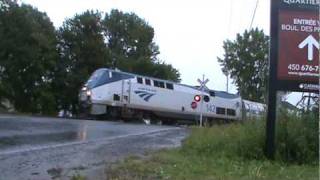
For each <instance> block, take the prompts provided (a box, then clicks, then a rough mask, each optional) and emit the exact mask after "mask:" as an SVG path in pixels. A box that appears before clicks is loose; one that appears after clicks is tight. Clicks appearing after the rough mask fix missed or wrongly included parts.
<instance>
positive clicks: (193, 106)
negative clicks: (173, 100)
mask: <svg viewBox="0 0 320 180" xmlns="http://www.w3.org/2000/svg"><path fill="white" fill-rule="evenodd" d="M191 108H192V109H196V108H197V103H196V102H194V101H193V102H192V103H191Z"/></svg>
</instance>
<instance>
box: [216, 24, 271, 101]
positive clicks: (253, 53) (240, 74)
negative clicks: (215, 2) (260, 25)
mask: <svg viewBox="0 0 320 180" xmlns="http://www.w3.org/2000/svg"><path fill="white" fill-rule="evenodd" d="M223 48H224V51H225V53H224V57H223V58H219V57H218V62H219V63H220V65H221V66H222V71H223V72H224V73H225V74H226V75H230V77H231V78H232V79H233V81H234V83H235V84H236V85H237V87H238V91H239V93H240V94H241V96H242V97H243V98H245V99H249V100H254V101H259V102H265V100H266V89H267V88H266V86H267V79H268V77H267V74H268V51H269V37H268V36H266V35H265V34H264V32H263V31H262V30H259V29H252V30H250V31H247V30H246V31H245V32H244V33H243V34H242V35H240V34H237V37H236V40H234V41H231V40H226V41H224V43H223Z"/></svg>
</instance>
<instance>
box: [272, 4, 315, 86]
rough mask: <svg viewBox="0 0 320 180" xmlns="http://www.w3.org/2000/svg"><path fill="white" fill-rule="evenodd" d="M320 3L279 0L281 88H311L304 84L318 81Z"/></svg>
mask: <svg viewBox="0 0 320 180" xmlns="http://www.w3.org/2000/svg"><path fill="white" fill-rule="evenodd" d="M319 3H320V0H280V3H279V6H278V13H277V22H278V24H277V26H278V34H277V37H278V38H277V39H278V53H277V54H278V57H277V69H276V71H277V80H278V81H283V82H284V83H279V84H280V90H299V91H310V89H303V88H301V87H305V86H302V85H301V84H319V49H320V47H319V46H320V44H319V33H320V20H319ZM271 23H272V22H271ZM281 85H282V86H281ZM285 86H286V87H285ZM292 88H293V89H292ZM311 91H312V90H311Z"/></svg>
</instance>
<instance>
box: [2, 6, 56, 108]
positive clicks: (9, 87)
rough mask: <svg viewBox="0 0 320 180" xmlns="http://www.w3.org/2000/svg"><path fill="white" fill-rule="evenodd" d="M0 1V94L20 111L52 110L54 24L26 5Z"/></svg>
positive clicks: (54, 56)
mask: <svg viewBox="0 0 320 180" xmlns="http://www.w3.org/2000/svg"><path fill="white" fill-rule="evenodd" d="M0 4H1V8H0V39H1V41H0V94H1V96H2V98H6V99H7V100H9V101H10V102H11V103H13V104H14V106H15V108H16V109H17V110H19V111H22V112H34V113H50V112H53V111H54V108H53V107H54V98H53V96H52V93H51V91H52V89H51V80H52V75H53V74H52V72H53V68H54V67H55V63H56V60H57V55H58V54H57V51H56V36H55V29H54V27H53V24H52V23H51V21H50V20H49V18H48V16H47V15H46V14H45V13H42V12H39V11H38V10H37V9H35V8H33V7H31V6H29V5H24V4H22V5H21V6H18V5H17V4H15V3H14V2H11V1H1V3H0Z"/></svg>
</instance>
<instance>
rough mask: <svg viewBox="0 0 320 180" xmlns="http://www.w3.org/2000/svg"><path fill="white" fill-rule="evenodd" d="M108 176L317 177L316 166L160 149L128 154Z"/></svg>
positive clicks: (269, 179) (123, 178) (241, 179)
mask: <svg viewBox="0 0 320 180" xmlns="http://www.w3.org/2000/svg"><path fill="white" fill-rule="evenodd" d="M107 175H108V177H107V179H114V180H129V179H177V180H179V179H199V180H204V179H217V180H250V179H254V180H260V179H261V180H264V179H266V180H286V179H287V180H300V179H303V180H318V179H319V178H318V167H317V166H309V165H285V164H281V163H275V162H270V161H257V160H250V161H248V160H247V161H243V160H241V159H230V158H226V157H217V156H209V157H208V156H202V155H195V154H194V155H190V154H185V153H183V152H181V151H180V150H169V151H162V152H157V153H155V154H153V155H152V156H151V157H149V158H147V159H140V158H134V157H131V158H128V159H126V160H125V161H123V162H122V163H120V164H118V165H116V166H113V167H110V168H108V170H107Z"/></svg>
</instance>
